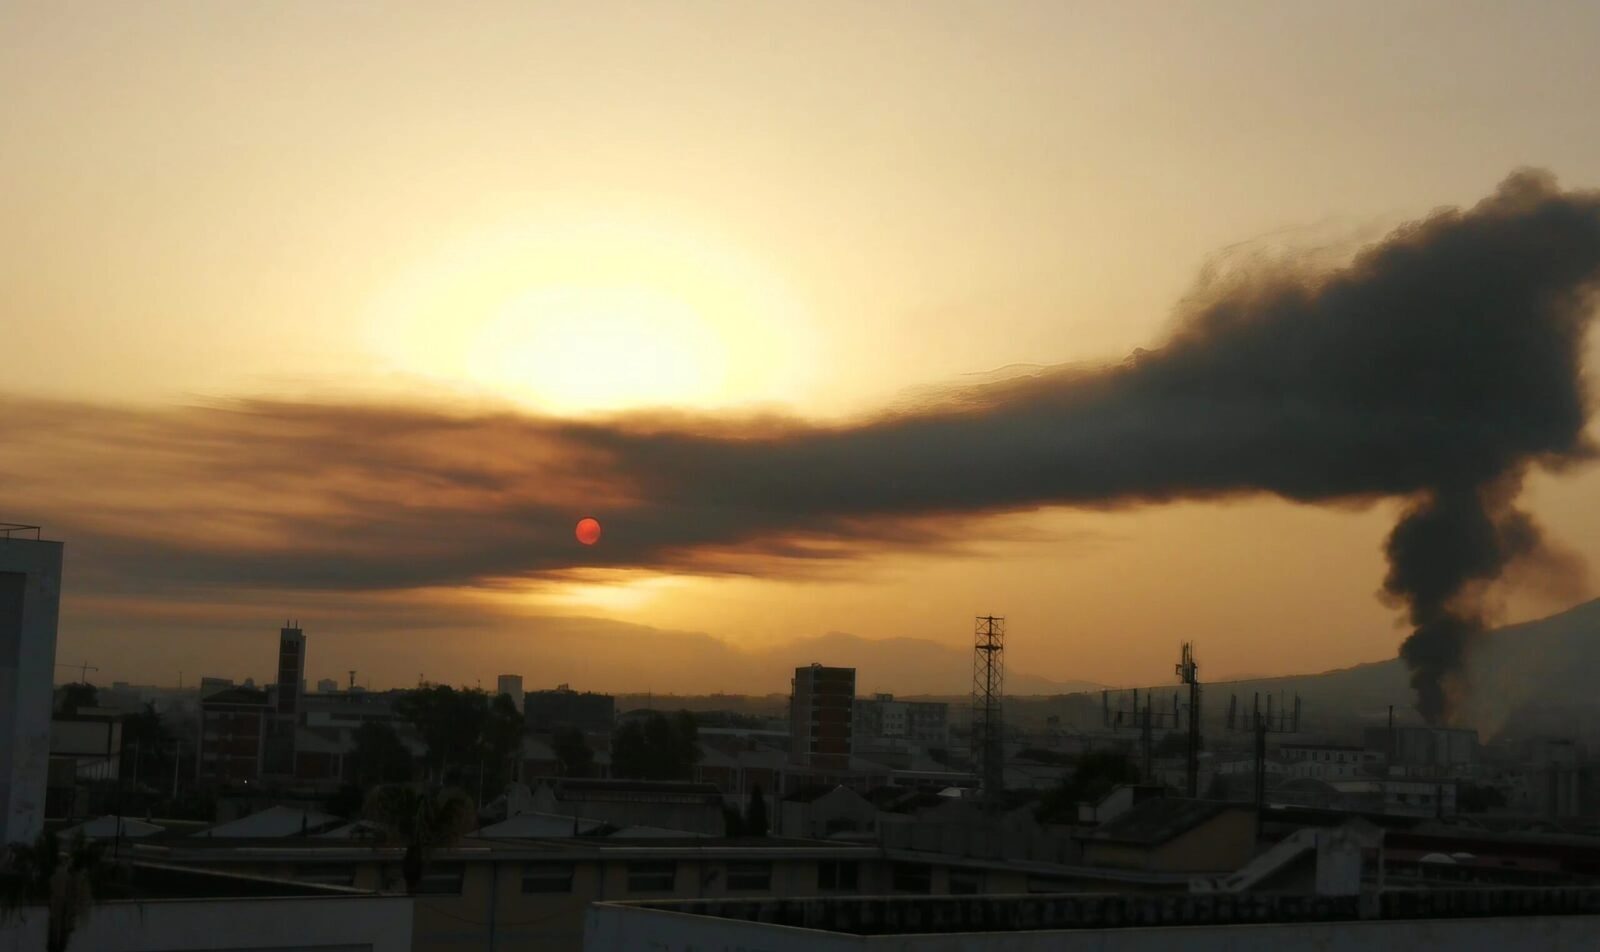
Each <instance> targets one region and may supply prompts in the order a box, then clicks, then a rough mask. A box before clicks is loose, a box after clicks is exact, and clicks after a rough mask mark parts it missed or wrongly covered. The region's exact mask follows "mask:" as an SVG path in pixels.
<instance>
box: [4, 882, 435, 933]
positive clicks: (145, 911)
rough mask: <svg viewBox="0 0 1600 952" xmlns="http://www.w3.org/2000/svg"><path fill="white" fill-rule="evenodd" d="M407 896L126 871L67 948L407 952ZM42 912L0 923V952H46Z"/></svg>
mask: <svg viewBox="0 0 1600 952" xmlns="http://www.w3.org/2000/svg"><path fill="white" fill-rule="evenodd" d="M412 907H413V900H412V899H411V897H410V896H403V895H392V894H391V895H379V894H377V893H374V892H370V891H369V892H361V891H357V890H354V889H348V888H340V887H337V886H326V885H317V884H312V883H305V882H290V881H286V880H281V879H267V878H262V877H257V876H250V877H244V876H237V875H229V874H227V873H223V872H217V871H208V870H202V869H195V868H191V867H184V866H173V865H170V864H164V863H149V862H132V863H127V864H124V865H122V866H121V867H120V869H119V871H118V874H117V875H116V876H115V877H114V878H113V879H112V880H111V881H110V882H109V883H107V884H105V885H104V886H102V887H101V891H100V894H99V895H97V896H96V897H95V901H94V903H93V905H92V906H91V907H90V908H89V909H88V910H87V912H86V914H85V915H83V916H82V918H81V919H80V920H79V922H78V925H77V928H76V929H75V930H74V931H73V933H72V937H71V945H70V948H71V949H74V950H77V949H83V950H92V952H245V950H262V949H330V950H332V949H338V950H345V949H350V950H356V949H359V950H362V952H411V950H412ZM48 925H49V912H48V910H47V909H46V908H45V907H43V906H23V907H21V908H20V909H16V910H13V911H12V913H11V914H9V915H7V916H6V917H5V918H4V920H0V950H4V952H24V950H26V952H31V950H34V949H43V948H45V947H46V946H45V934H46V930H47V928H48Z"/></svg>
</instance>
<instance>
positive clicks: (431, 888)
mask: <svg viewBox="0 0 1600 952" xmlns="http://www.w3.org/2000/svg"><path fill="white" fill-rule="evenodd" d="M464 870H465V867H463V866H462V865H461V864H460V863H440V864H439V865H437V866H430V867H429V868H428V870H427V871H426V872H424V873H423V874H422V879H421V880H420V881H419V882H418V883H417V892H418V893H427V894H430V895H435V896H438V895H444V896H459V895H461V876H462V872H463V871H464Z"/></svg>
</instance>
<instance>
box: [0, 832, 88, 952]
mask: <svg viewBox="0 0 1600 952" xmlns="http://www.w3.org/2000/svg"><path fill="white" fill-rule="evenodd" d="M104 856H105V844H104V843H99V842H94V841H91V840H88V839H85V838H84V836H83V834H81V833H80V834H78V836H77V837H75V838H74V839H73V840H72V842H71V843H70V844H69V845H68V847H67V849H66V850H62V848H61V841H60V838H59V837H58V836H57V835H56V834H55V832H54V831H51V830H46V831H45V832H43V833H40V834H39V837H38V839H36V840H34V841H33V843H32V844H31V845H30V844H27V843H12V844H10V845H9V846H8V847H6V850H5V854H4V859H3V860H0V905H3V907H4V909H5V910H6V911H7V913H8V914H9V913H11V912H14V911H17V910H20V909H21V908H23V907H25V906H44V907H45V908H46V910H47V915H48V916H49V922H48V925H47V927H46V929H45V949H46V952H66V948H67V944H68V943H69V942H71V941H72V933H73V932H75V931H77V928H78V923H79V922H81V921H83V919H84V917H85V916H87V915H88V912H89V907H90V906H91V905H92V904H93V902H94V897H95V895H96V893H99V892H102V891H103V890H104V889H105V887H106V885H107V883H109V881H110V879H111V867H110V866H109V865H108V864H107V863H106V862H105V859H104Z"/></svg>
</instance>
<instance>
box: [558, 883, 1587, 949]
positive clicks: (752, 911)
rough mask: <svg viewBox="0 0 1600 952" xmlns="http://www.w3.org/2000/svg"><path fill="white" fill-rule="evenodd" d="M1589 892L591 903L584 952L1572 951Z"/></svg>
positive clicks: (1583, 926)
mask: <svg viewBox="0 0 1600 952" xmlns="http://www.w3.org/2000/svg"><path fill="white" fill-rule="evenodd" d="M1597 909H1600V890H1596V889H1565V890H1536V889H1516V888H1506V889H1479V890H1427V891H1423V892H1420V893H1418V892H1412V891H1391V892H1382V893H1371V894H1368V895H1348V896H1340V895H1334V896H1326V895H1292V894H1281V893H1250V894H1246V895H1243V896H1240V897H1239V898H1238V899H1237V900H1235V899H1234V897H1218V896H1204V895H1184V896H1151V895H1142V894H1138V893H1111V894H1100V895H1046V896H950V897H939V896H879V897H830V898H825V899H818V900H815V901H811V902H771V901H766V900H761V899H706V900H699V901H690V900H662V901H654V902H642V903H620V902H614V901H609V900H608V901H604V902H599V903H596V904H594V905H593V906H591V907H590V908H589V911H588V915H587V919H586V926H585V932H584V949H586V950H588V952H644V950H650V952H691V950H699V949H761V950H762V952H873V950H883V952H888V950H920V952H958V950H967V949H983V950H985V952H1056V950H1060V949H1094V950H1096V952H1154V950H1158V949H1183V950H1185V952H1234V950H1242V949H1272V950H1274V952H1280V950H1281V952H1302V950H1304V952H1313V950H1317V952H1322V950H1339V952H1410V950H1414V949H1451V950H1456V952H1579V950H1589V949H1594V948H1600V915H1595V912H1596V910H1597Z"/></svg>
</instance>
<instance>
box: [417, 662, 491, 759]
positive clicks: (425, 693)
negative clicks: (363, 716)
mask: <svg viewBox="0 0 1600 952" xmlns="http://www.w3.org/2000/svg"><path fill="white" fill-rule="evenodd" d="M394 709H395V713H396V714H399V715H400V716H401V717H403V718H405V719H406V720H407V721H409V722H411V724H412V726H414V727H416V729H417V732H418V733H419V734H421V735H422V741H423V743H425V744H427V745H428V765H429V766H430V767H433V768H434V769H436V770H437V772H438V773H439V774H440V775H441V776H442V775H443V774H444V772H445V770H446V768H447V767H448V766H449V764H450V761H451V759H452V758H454V759H455V762H456V763H457V764H462V763H467V762H471V763H476V762H477V759H478V753H479V748H478V743H479V740H480V738H481V737H482V735H483V727H484V722H485V721H486V720H487V719H488V716H489V697H488V695H486V694H484V693H483V692H482V691H457V690H456V689H455V688H453V687H451V686H450V685H448V684H438V685H433V686H431V687H425V688H418V689H417V690H415V691H412V692H410V693H409V694H407V695H406V696H405V697H402V698H401V699H400V700H399V701H397V702H395V705H394Z"/></svg>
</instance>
